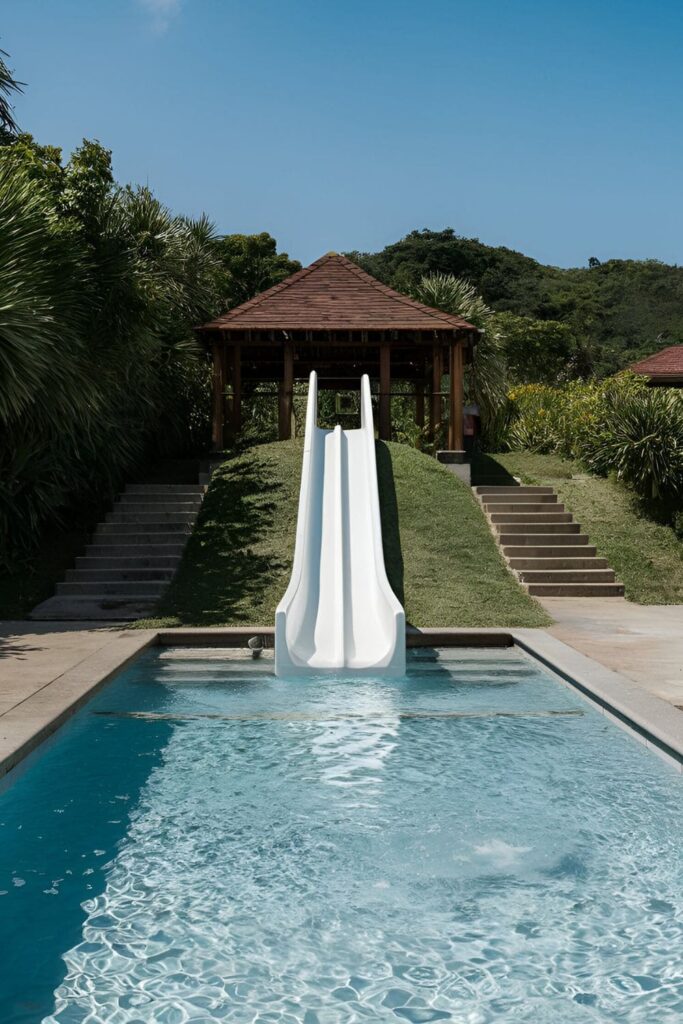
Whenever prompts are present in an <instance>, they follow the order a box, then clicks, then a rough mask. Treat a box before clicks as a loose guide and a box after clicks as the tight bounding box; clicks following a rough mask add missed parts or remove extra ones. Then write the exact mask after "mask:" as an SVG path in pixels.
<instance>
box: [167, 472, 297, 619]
mask: <svg viewBox="0 0 683 1024" xmlns="http://www.w3.org/2000/svg"><path fill="white" fill-rule="evenodd" d="M281 488H282V484H281V483H279V482H278V481H277V480H274V479H273V477H272V475H271V474H270V473H269V472H268V468H267V466H265V465H263V464H262V463H260V462H258V461H257V460H255V459H253V458H251V457H250V456H249V454H248V453H246V454H243V455H240V456H237V457H236V458H234V459H232V460H230V461H229V462H227V463H225V465H224V467H223V468H222V469H221V470H219V471H218V472H217V473H216V474H215V475H214V478H213V480H212V484H211V488H210V490H209V491H208V493H207V495H206V498H205V499H204V502H203V505H202V508H201V512H200V515H199V518H198V521H197V525H196V526H195V530H194V532H193V534H192V536H191V537H190V540H189V542H188V545H187V548H186V551H185V555H184V558H183V562H182V565H181V567H180V570H179V572H178V575H177V576H176V578H175V580H174V582H173V584H172V586H171V587H170V588H169V590H168V592H167V594H166V596H165V597H164V599H163V600H162V602H161V603H160V605H159V608H158V611H157V614H160V615H174V616H177V618H178V619H179V620H180V622H181V624H193V625H200V626H211V625H218V624H222V623H225V622H238V621H245V622H246V621H247V619H248V618H249V612H248V610H246V611H245V609H249V608H254V607H258V605H259V604H261V603H262V601H263V599H264V597H265V595H266V593H267V592H268V591H269V590H270V589H271V588H272V585H273V577H274V576H276V575H277V576H279V575H280V574H281V573H282V572H287V571H288V569H289V558H288V556H287V553H286V551H285V550H283V552H282V557H279V556H277V557H274V556H273V554H272V551H271V552H267V553H259V552H258V550H256V548H257V547H258V545H259V544H260V542H262V541H263V540H264V539H265V538H266V537H267V535H268V534H270V533H272V532H273V530H274V529H275V526H276V523H275V513H276V509H277V500H276V499H277V495H278V491H280V490H281ZM275 547H276V549H277V550H278V551H279V550H282V549H281V546H280V545H279V544H278V545H275ZM252 617H253V616H252Z"/></svg>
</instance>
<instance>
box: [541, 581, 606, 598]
mask: <svg viewBox="0 0 683 1024" xmlns="http://www.w3.org/2000/svg"><path fill="white" fill-rule="evenodd" d="M527 590H528V591H529V593H530V594H531V595H532V596H533V597H623V596H624V585H623V583H529V584H527Z"/></svg>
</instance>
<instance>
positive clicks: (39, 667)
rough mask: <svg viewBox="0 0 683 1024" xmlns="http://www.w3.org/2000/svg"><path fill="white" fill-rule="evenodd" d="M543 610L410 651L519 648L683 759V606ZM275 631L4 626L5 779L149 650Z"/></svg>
mask: <svg viewBox="0 0 683 1024" xmlns="http://www.w3.org/2000/svg"><path fill="white" fill-rule="evenodd" d="M543 603H544V604H545V606H546V607H547V608H548V610H549V611H550V613H551V614H552V615H553V616H554V618H555V619H556V620H557V622H556V625H554V626H552V627H550V628H549V629H514V628H511V629H434V630H423V631H413V633H412V635H409V637H408V642H409V645H410V646H425V645H428V646H435V647H437V646H450V645H453V644H456V645H469V646H506V645H511V644H513V643H517V644H519V646H521V647H523V648H524V649H526V650H527V651H528V652H530V653H531V654H532V655H534V656H536V657H538V658H540V659H541V660H542V661H544V662H545V663H546V664H547V665H548V666H549V667H551V668H553V669H554V670H555V671H558V672H559V673H560V674H561V675H564V676H565V677H566V678H568V679H571V680H574V681H575V682H576V683H577V684H578V686H579V688H581V689H583V690H584V691H585V692H587V693H588V694H589V695H590V696H592V697H593V698H594V699H595V700H597V701H598V703H601V704H602V705H603V710H605V711H606V713H610V711H613V712H614V716H615V717H617V718H621V719H622V721H623V720H626V719H628V720H629V721H630V722H633V723H634V724H635V727H636V729H637V730H638V729H639V730H640V731H641V732H642V733H643V734H650V735H651V736H652V737H653V738H654V740H655V743H656V744H660V745H663V746H664V748H665V749H669V750H671V751H674V752H677V753H678V754H680V753H682V752H683V711H678V710H675V709H672V707H671V704H672V703H673V704H683V678H682V673H683V635H682V634H683V606H675V607H668V608H664V609H662V608H643V607H641V606H638V605H630V606H629V605H628V604H627V602H623V603H622V602H621V601H620V600H619V599H616V598H610V599H608V600H605V601H601V600H600V599H596V598H593V599H590V600H589V601H586V600H584V599H577V600H572V599H567V598H562V599H548V600H546V601H544V602H543ZM556 604H559V605H562V606H564V607H561V608H559V609H558V608H556V607H555V605H556ZM622 604H623V605H626V609H624V608H623V607H622ZM570 605H571V606H572V607H571V608H570V607H569V606H570ZM593 606H595V607H593ZM602 606H609V607H604V608H603V607H602ZM631 610H633V611H634V612H636V613H643V614H640V615H639V614H632V612H631ZM662 612H664V613H665V614H662ZM272 632H273V631H272V629H270V628H268V629H263V628H260V627H251V628H249V627H242V628H237V629H228V628H224V629H221V628H208V629H189V628H181V629H178V630H170V629H169V630H152V629H150V630H136V629H130V628H125V627H124V626H123V625H118V626H103V625H101V624H99V623H78V624H76V623H73V622H63V623H60V622H44V623H36V622H23V621H22V622H2V623H0V776H2V775H4V774H6V773H7V772H9V771H10V770H11V769H12V768H14V767H15V766H16V765H17V764H18V763H19V762H20V761H21V760H22V759H23V758H24V757H26V756H27V755H28V754H29V753H30V752H31V751H32V750H34V749H35V748H36V747H37V746H38V745H39V744H40V743H42V742H43V740H45V739H46V738H47V737H48V736H49V735H50V734H51V733H53V732H55V731H56V730H57V729H58V728H59V726H60V725H62V724H63V723H64V722H65V721H66V720H67V718H68V717H69V716H70V715H71V714H73V713H74V712H75V711H76V710H78V708H79V707H81V705H82V704H84V703H85V701H86V700H88V698H89V697H90V696H91V695H92V694H93V693H94V692H95V691H96V690H97V689H98V688H99V687H100V686H102V685H103V684H104V683H105V682H106V681H107V680H108V679H109V678H111V676H113V675H114V674H115V673H116V672H118V671H119V670H120V669H121V668H123V667H124V666H125V665H126V664H127V663H128V662H129V661H130V660H131V659H132V658H134V657H135V656H136V655H137V654H139V653H140V652H141V651H142V650H144V649H145V648H146V647H149V646H152V645H156V644H158V643H159V644H163V645H173V644H192V645H196V646H200V647H201V646H233V647H234V646H243V645H245V644H246V638H247V636H248V635H252V634H254V633H261V634H262V635H263V636H264V638H268V637H270V636H272ZM634 684H635V685H634ZM664 701H669V703H664Z"/></svg>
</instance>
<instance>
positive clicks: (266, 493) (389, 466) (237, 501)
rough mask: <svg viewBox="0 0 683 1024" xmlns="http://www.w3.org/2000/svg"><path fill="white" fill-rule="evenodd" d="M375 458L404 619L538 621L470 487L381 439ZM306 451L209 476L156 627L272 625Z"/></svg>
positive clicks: (290, 446)
mask: <svg viewBox="0 0 683 1024" xmlns="http://www.w3.org/2000/svg"><path fill="white" fill-rule="evenodd" d="M377 453H378V477H379V482H380V492H381V500H382V519H383V523H382V525H383V532H384V545H385V552H386V562H387V570H388V573H389V578H390V580H391V583H392V586H393V587H394V589H395V591H396V592H397V594H398V595H399V597H401V599H402V600H403V601H404V605H405V608H406V614H407V617H408V620H409V621H410V622H412V623H413V624H414V625H417V626H512V625H525V626H535V625H543V624H545V623H546V622H547V621H548V620H547V618H546V616H545V613H544V612H543V610H542V609H541V608H540V607H539V606H538V605H537V604H536V603H535V602H534V601H532V600H531V598H529V597H528V596H527V594H526V593H525V592H524V591H523V590H522V588H521V587H519V586H518V584H517V583H516V582H515V580H514V579H513V578H512V577H511V576H510V574H509V573H508V572H507V570H506V569H505V566H504V564H503V561H502V559H501V557H500V555H499V554H498V551H497V549H496V546H495V544H494V541H493V538H492V537H491V534H490V532H489V529H488V526H487V524H486V522H485V520H484V517H483V516H482V514H481V512H480V510H479V508H478V506H477V504H476V502H475V500H474V498H473V496H472V494H471V492H470V490H469V488H467V487H466V486H465V485H464V484H462V483H461V482H460V481H459V480H457V478H456V477H454V476H453V474H451V473H449V472H448V471H447V470H445V469H444V468H443V467H441V466H439V465H438V464H437V463H436V462H435V461H434V460H433V459H430V458H427V457H426V456H425V455H421V454H420V453H419V452H417V451H415V450H413V449H411V448H408V447H405V446H402V445H398V444H389V445H384V444H378V447H377ZM301 455H302V446H301V442H300V441H285V442H279V443H275V444H267V445H260V446H258V447H255V448H252V449H250V450H249V451H248V452H247V453H246V454H244V455H242V456H240V457H238V458H236V459H233V460H231V461H230V462H228V463H226V464H225V465H224V466H223V467H222V468H221V470H220V471H218V472H217V473H216V474H214V478H213V480H212V484H211V487H210V489H209V492H208V494H207V496H206V499H205V501H204V505H203V508H202V512H201V515H200V518H199V521H198V524H197V527H196V529H195V532H194V534H193V535H192V537H191V539H190V541H189V543H188V546H187V550H186V553H185V558H184V559H183V563H182V565H181V568H180V571H179V573H178V575H177V576H176V578H175V581H174V582H173V584H172V585H171V587H170V588H169V590H168V592H167V594H166V596H165V598H164V599H163V601H162V603H161V605H160V607H159V615H160V616H161V618H159V619H154V620H152V621H153V622H154V624H155V625H159V624H165V625H181V624H184V625H189V624H192V625H219V624H223V625H228V624H234V623H245V624H246V623H249V624H252V625H264V624H267V623H270V622H272V621H273V617H274V614H275V607H276V605H277V603H278V601H279V600H280V598H281V596H282V594H283V593H284V591H285V588H286V586H287V582H288V580H289V573H290V569H291V560H292V553H293V545H294V533H295V528H296V514H297V503H298V490H299V477H300V470H301ZM399 537H400V540H399ZM147 624H149V620H148V621H147V622H146V623H143V624H142V625H147Z"/></svg>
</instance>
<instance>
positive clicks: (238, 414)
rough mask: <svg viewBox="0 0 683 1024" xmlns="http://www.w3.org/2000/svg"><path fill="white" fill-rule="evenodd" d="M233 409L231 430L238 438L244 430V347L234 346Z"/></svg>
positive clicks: (232, 366)
mask: <svg viewBox="0 0 683 1024" xmlns="http://www.w3.org/2000/svg"><path fill="white" fill-rule="evenodd" d="M230 383H231V384H232V407H231V414H232V415H231V417H230V419H231V423H230V426H231V429H232V434H233V437H237V435H238V434H239V432H240V430H241V429H242V347H241V346H240V345H233V346H232V364H231V381H230Z"/></svg>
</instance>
